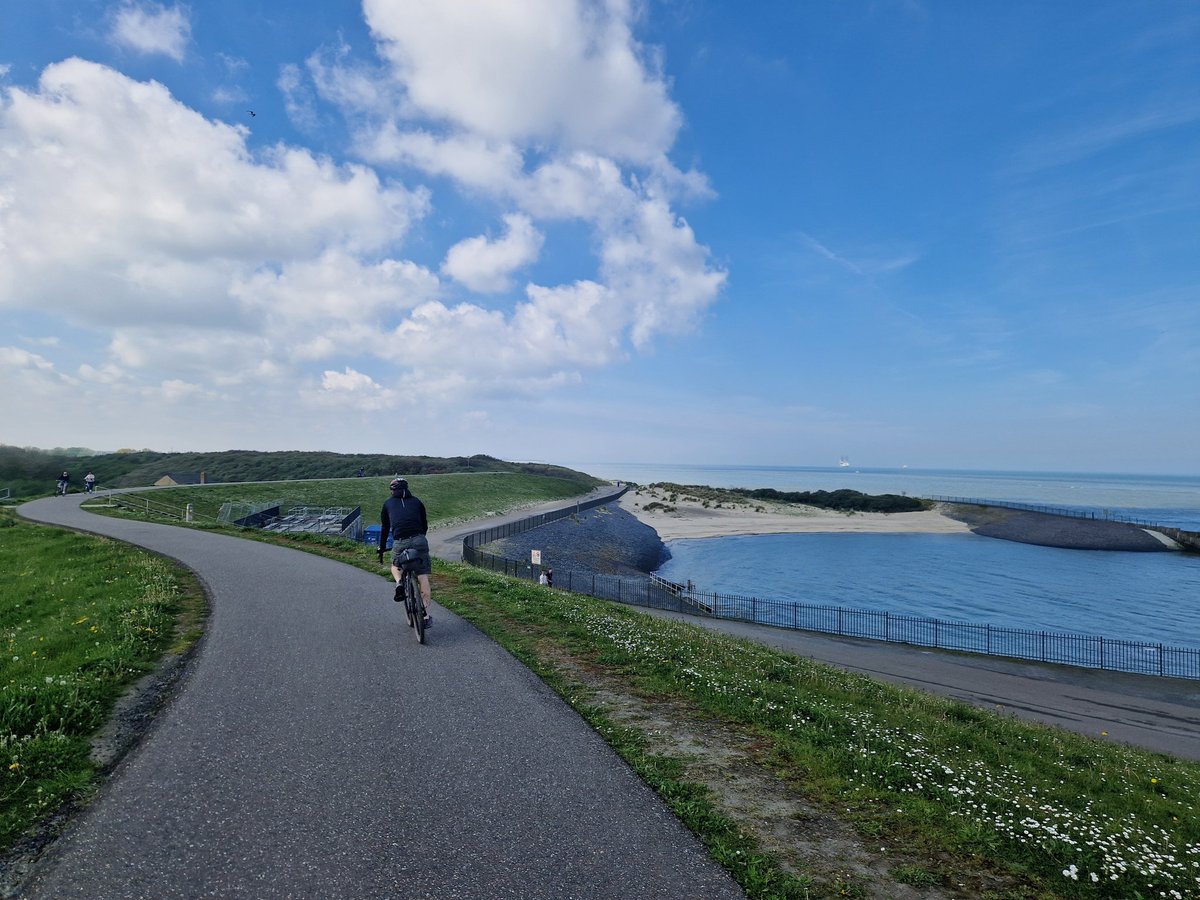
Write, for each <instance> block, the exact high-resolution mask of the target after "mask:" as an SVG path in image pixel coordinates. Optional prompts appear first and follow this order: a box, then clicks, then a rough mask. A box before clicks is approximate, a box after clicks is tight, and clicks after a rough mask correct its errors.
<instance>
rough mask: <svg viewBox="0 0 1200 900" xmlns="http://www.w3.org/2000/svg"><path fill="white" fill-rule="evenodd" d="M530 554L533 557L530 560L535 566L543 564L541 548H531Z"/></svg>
mask: <svg viewBox="0 0 1200 900" xmlns="http://www.w3.org/2000/svg"><path fill="white" fill-rule="evenodd" d="M529 555H530V556H531V557H532V559H531V560H530V561H531V562H532V563H533V564H534V565H535V566H540V565H541V564H542V551H541V550H530V551H529Z"/></svg>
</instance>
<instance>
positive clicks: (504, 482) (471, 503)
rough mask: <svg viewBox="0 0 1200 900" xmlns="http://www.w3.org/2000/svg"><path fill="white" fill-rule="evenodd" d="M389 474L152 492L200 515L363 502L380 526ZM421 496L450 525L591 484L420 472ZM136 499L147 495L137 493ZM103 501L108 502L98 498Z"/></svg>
mask: <svg viewBox="0 0 1200 900" xmlns="http://www.w3.org/2000/svg"><path fill="white" fill-rule="evenodd" d="M389 481H391V477H390V476H389V477H386V478H339V479H330V480H326V481H287V482H272V483H267V484H230V485H209V486H205V487H177V488H163V489H160V490H157V491H151V492H148V493H147V494H146V496H148V498H149V499H150V500H151V501H152V502H153V503H155V504H157V505H163V506H170V507H173V508H176V509H183V508H184V507H186V506H187V504H189V503H191V504H192V509H193V512H194V513H195V515H196V516H197V517H201V518H216V516H217V514H218V513H219V512H220V511H221V505H222V504H223V503H227V502H237V503H253V502H265V501H273V500H283V501H285V504H286V505H287V506H318V507H351V508H353V507H355V506H361V507H362V511H363V524H364V525H377V524H379V511H380V509H381V508H382V507H383V503H384V501H385V500H387V498H388V497H389V496H390V494H389V492H388V482H389ZM408 482H409V486H410V487H411V488H412V492H413V493H414V494H415V495H417V496H418V497H420V498H421V501H422V502H423V503H424V504H425V508H426V510H427V511H428V513H429V518H430V524H431V525H440V524H450V523H453V522H457V521H462V520H464V519H468V518H477V517H479V516H483V515H487V514H488V513H492V512H503V511H506V510H509V509H513V508H517V507H520V506H523V505H525V504H529V503H536V502H539V501H544V500H562V499H566V498H569V497H577V496H579V495H580V494H583V493H585V492H586V491H588V490H589V489H590V487H591V485H590V484H585V483H581V482H580V481H579V480H578V479H575V478H568V477H558V476H551V475H527V474H520V473H503V472H502V473H488V474H480V475H467V474H461V475H460V474H453V475H414V476H413V477H412V478H409V479H408ZM132 496H134V497H137V496H141V495H137V494H135V495H132ZM96 502H97V503H103V502H104V500H103V499H102V498H101V499H98V500H97V501H96Z"/></svg>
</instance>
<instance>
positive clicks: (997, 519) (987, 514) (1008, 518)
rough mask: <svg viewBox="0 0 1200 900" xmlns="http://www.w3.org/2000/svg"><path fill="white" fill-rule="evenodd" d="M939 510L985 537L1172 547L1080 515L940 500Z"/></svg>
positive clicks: (1103, 546)
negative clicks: (1060, 514)
mask: <svg viewBox="0 0 1200 900" xmlns="http://www.w3.org/2000/svg"><path fill="white" fill-rule="evenodd" d="M942 511H943V512H944V513H945V514H946V515H947V516H950V517H951V518H954V519H958V520H959V521H960V522H965V523H966V524H967V525H968V526H970V528H971V530H972V531H973V532H975V533H976V534H980V535H983V536H984V537H991V538H1000V539H1001V540H1005V541H1017V542H1019V543H1022V544H1037V545H1039V546H1041V547H1061V548H1064V549H1067V550H1126V551H1134V552H1158V551H1165V550H1170V549H1171V548H1170V547H1169V546H1168V545H1166V544H1164V543H1163V542H1162V541H1160V540H1159V539H1158V538H1156V537H1154V536H1153V535H1151V534H1148V533H1147V532H1146V531H1145V529H1143V528H1141V527H1139V526H1137V525H1129V524H1127V523H1125V522H1110V521H1108V520H1106V519H1082V518H1074V517H1071V516H1056V515H1053V514H1051V513H1041V512H1033V511H1031V510H1024V509H1009V508H1007V507H1002V506H972V505H969V504H964V503H945V504H942Z"/></svg>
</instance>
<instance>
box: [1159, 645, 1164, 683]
mask: <svg viewBox="0 0 1200 900" xmlns="http://www.w3.org/2000/svg"><path fill="white" fill-rule="evenodd" d="M1162 673H1163V649H1162V643H1161V642H1160V643H1159V645H1158V674H1159V675H1161V674H1162Z"/></svg>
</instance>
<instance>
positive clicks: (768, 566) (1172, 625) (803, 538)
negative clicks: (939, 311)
mask: <svg viewBox="0 0 1200 900" xmlns="http://www.w3.org/2000/svg"><path fill="white" fill-rule="evenodd" d="M571 467H572V468H576V469H579V470H581V471H584V472H588V473H589V474H592V475H596V476H597V477H601V478H612V479H620V480H625V481H633V482H637V483H640V484H650V483H653V482H658V481H670V482H675V483H678V484H696V485H709V486H711V487H746V488H758V487H771V488H776V489H778V490H796V491H806V490H812V491H815V490H830V491H832V490H838V489H841V488H852V489H854V490H858V491H862V492H863V493H867V494H885V493H893V494H904V495H908V496H913V497H954V498H961V499H969V500H1002V501H1007V502H1013V503H1021V504H1030V505H1035V506H1041V507H1046V508H1050V509H1056V510H1057V509H1062V510H1071V511H1074V512H1078V513H1095V514H1097V515H1100V516H1106V517H1113V518H1122V519H1130V520H1136V521H1139V522H1148V523H1153V524H1158V525H1164V526H1173V527H1176V528H1182V529H1185V530H1188V531H1198V532H1200V477H1198V476H1176V475H1122V474H1080V473H1063V472H1003V471H960V470H949V469H947V470H938V469H874V468H853V467H829V468H820V467H799V466H781V467H769V466H701V465H655V464H648V463H615V464H614V463H576V464H572V465H571ZM667 549H668V550H669V551H670V554H671V556H670V559H668V560H667V561H666V562H665V563H664V564H663V566H662V567H661V568H660V569H659V571H658V574H660V575H661V576H662V577H664V578H667V579H669V580H670V581H675V582H680V583H684V582H689V581H690V582H692V584H694V585H695V586H696V588H697V589H699V590H703V591H715V592H717V593H722V594H732V595H737V596H742V597H757V598H762V599H770V600H784V601H787V600H791V601H797V602H802V603H811V604H820V605H829V606H842V607H852V608H861V609H873V610H886V611H888V612H891V613H894V614H901V615H913V616H925V617H929V618H937V619H942V620H944V621H954V622H971V623H977V624H984V623H986V624H991V625H1001V626H1007V627H1015V628H1027V629H1035V630H1042V629H1045V630H1047V631H1061V632H1068V633H1073V634H1089V635H1101V636H1104V637H1111V638H1121V639H1124V640H1133V641H1147V642H1151V643H1158V642H1161V643H1163V644H1167V645H1170V646H1176V647H1193V648H1200V555H1194V554H1185V553H1128V552H1108V551H1094V550H1062V549H1058V548H1053V547H1037V546H1033V545H1030V544H1018V543H1014V542H1011V541H1001V540H995V539H993V538H985V537H980V536H978V535H973V534H949V535H946V534H774V535H748V536H747V535H743V536H736V537H724V538H705V539H701V540H676V541H670V542H668V544H667Z"/></svg>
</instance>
